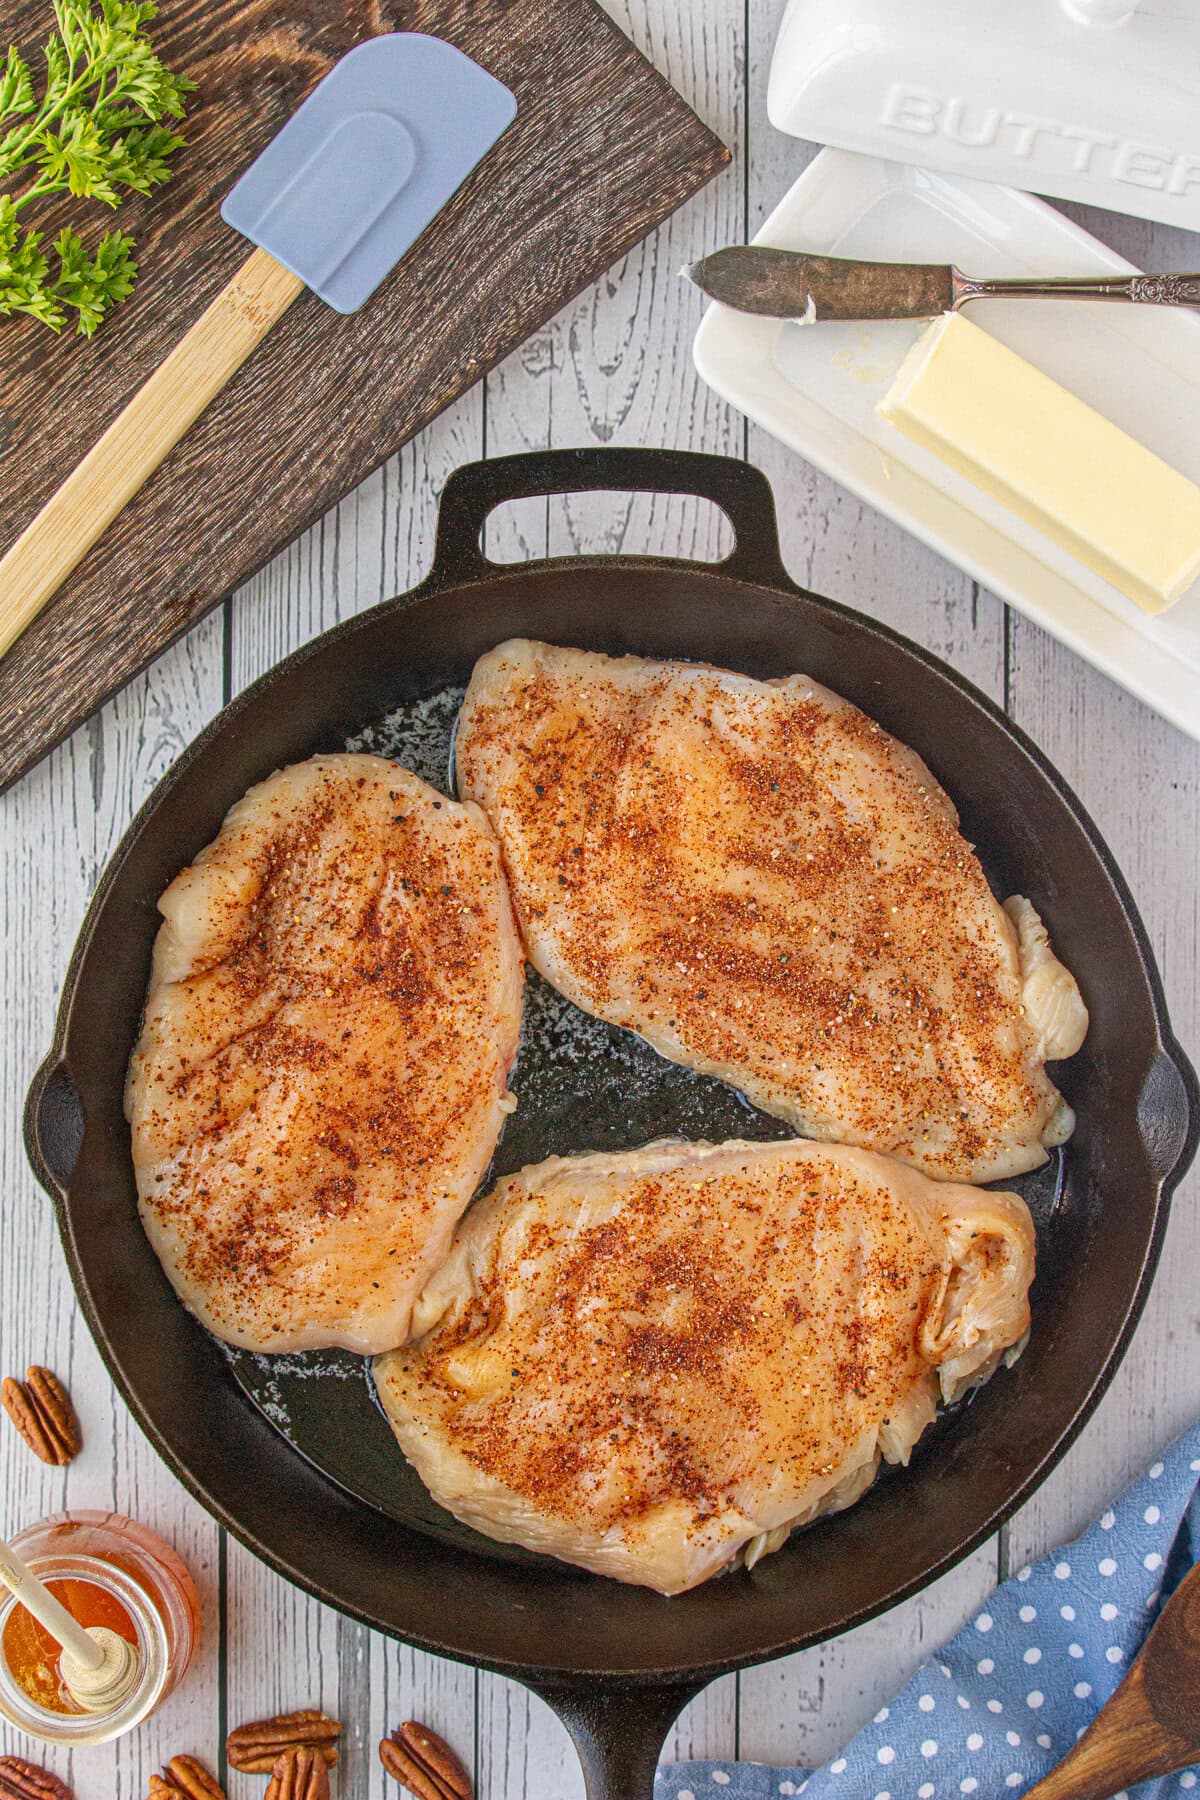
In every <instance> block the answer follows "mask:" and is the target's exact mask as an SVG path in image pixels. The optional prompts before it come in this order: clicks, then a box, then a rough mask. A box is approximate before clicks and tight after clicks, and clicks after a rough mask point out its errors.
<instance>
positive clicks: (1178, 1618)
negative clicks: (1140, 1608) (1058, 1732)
mask: <svg viewBox="0 0 1200 1800" xmlns="http://www.w3.org/2000/svg"><path fill="white" fill-rule="evenodd" d="M1198 1760H1200V1564H1198V1565H1197V1566H1196V1568H1194V1569H1193V1570H1192V1572H1191V1574H1190V1575H1187V1576H1186V1577H1185V1578H1184V1580H1183V1581H1182V1582H1181V1583H1180V1585H1179V1587H1178V1588H1177V1589H1176V1590H1175V1592H1174V1594H1172V1596H1171V1598H1170V1600H1168V1602H1167V1604H1166V1606H1165V1607H1164V1608H1163V1611H1162V1614H1161V1616H1160V1617H1159V1619H1158V1620H1157V1622H1156V1623H1155V1625H1154V1628H1153V1630H1152V1631H1151V1633H1150V1635H1149V1637H1148V1638H1147V1639H1146V1642H1145V1643H1144V1644H1143V1646H1142V1648H1141V1651H1140V1652H1139V1654H1138V1656H1137V1658H1136V1660H1135V1661H1134V1662H1133V1663H1132V1664H1131V1665H1130V1668H1129V1673H1128V1674H1127V1675H1126V1677H1125V1679H1124V1681H1123V1682H1122V1683H1121V1685H1120V1687H1119V1688H1118V1689H1117V1691H1116V1693H1115V1694H1114V1695H1113V1696H1112V1698H1111V1699H1110V1700H1109V1701H1108V1703H1107V1705H1105V1706H1102V1707H1101V1709H1100V1711H1099V1712H1098V1713H1097V1715H1096V1717H1095V1718H1094V1719H1093V1720H1092V1723H1091V1724H1090V1725H1089V1726H1088V1728H1087V1730H1086V1731H1085V1732H1084V1734H1083V1736H1082V1737H1081V1738H1080V1740H1079V1742H1078V1743H1077V1744H1075V1745H1074V1746H1073V1748H1072V1749H1070V1750H1068V1752H1067V1754H1066V1755H1065V1756H1064V1757H1063V1759H1062V1761H1061V1762H1060V1763H1059V1765H1058V1767H1057V1768H1055V1769H1051V1771H1050V1773H1049V1775H1047V1776H1046V1777H1045V1778H1044V1779H1043V1780H1042V1781H1039V1782H1037V1783H1036V1784H1035V1786H1033V1787H1031V1788H1029V1789H1028V1790H1027V1791H1026V1795H1025V1800H1111V1796H1112V1795H1113V1794H1119V1793H1120V1792H1121V1791H1122V1789H1123V1788H1130V1787H1133V1786H1134V1785H1135V1784H1136V1783H1137V1782H1139V1781H1149V1780H1151V1779H1153V1778H1154V1777H1155V1776H1161V1775H1173V1774H1174V1773H1175V1771H1176V1770H1177V1769H1186V1768H1187V1767H1188V1766H1189V1765H1190V1764H1191V1763H1194V1762H1196V1761H1198Z"/></svg>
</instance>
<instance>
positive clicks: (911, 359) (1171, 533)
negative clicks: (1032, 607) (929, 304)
mask: <svg viewBox="0 0 1200 1800" xmlns="http://www.w3.org/2000/svg"><path fill="white" fill-rule="evenodd" d="M878 411H879V415H880V417H881V418H883V419H886V420H887V421H888V422H889V424H892V425H895V426H897V427H898V428H899V429H900V430H901V431H902V432H904V434H905V436H906V437H910V438H912V439H913V441H914V443H918V444H920V445H922V446H923V448H925V449H926V450H931V451H932V452H933V454H934V455H935V456H937V457H940V458H941V460H942V461H943V462H944V463H947V464H948V465H949V467H950V468H952V469H956V470H957V471H958V473H959V474H960V475H965V476H966V477H967V479H968V481H973V482H974V483H975V485H976V487H980V488H982V489H983V490H984V492H985V493H987V494H991V495H992V496H993V497H994V498H995V499H997V500H999V501H1001V502H1002V503H1003V504H1004V505H1005V506H1008V507H1011V509H1012V511H1013V512H1015V513H1017V514H1019V516H1020V517H1021V518H1022V519H1025V520H1026V521H1027V522H1028V523H1029V524H1030V525H1033V526H1035V527H1036V528H1037V529H1038V530H1039V531H1043V532H1045V534H1046V536H1047V537H1048V538H1051V539H1053V541H1054V542H1055V543H1056V544H1061V545H1062V547H1063V548H1064V549H1065V550H1069V551H1070V553H1071V554H1072V556H1075V557H1078V559H1079V561H1080V562H1081V563H1084V564H1086V566H1087V567H1088V568H1089V569H1092V570H1094V571H1095V573H1096V574H1097V575H1100V576H1103V578H1104V580H1105V581H1110V582H1111V583H1112V585H1113V586H1114V587H1115V588H1119V589H1120V590H1121V592H1122V593H1123V594H1128V596H1129V598H1130V599H1131V600H1136V602H1137V604H1138V605H1139V606H1140V607H1143V608H1144V609H1145V611H1146V612H1150V613H1158V612H1164V611H1165V610H1166V608H1167V607H1168V606H1171V605H1173V604H1174V602H1175V601H1176V600H1178V599H1179V596H1180V595H1181V594H1182V593H1184V591H1185V590H1186V589H1187V588H1189V587H1190V586H1191V584H1192V582H1193V581H1194V580H1195V579H1196V576H1197V575H1198V574H1200V487H1197V486H1196V485H1195V484H1194V483H1193V482H1191V481H1188V480H1187V478H1186V476H1183V475H1181V474H1180V473H1179V471H1178V470H1177V469H1172V468H1171V467H1170V465H1169V464H1168V463H1165V462H1163V461H1162V459H1161V458H1160V457H1157V456H1155V455H1154V453H1153V451H1151V450H1147V449H1146V447H1145V445H1144V444H1139V443H1137V442H1135V440H1134V439H1133V438H1131V437H1129V436H1128V435H1127V434H1126V433H1125V432H1123V431H1122V430H1121V429H1120V428H1119V427H1118V426H1116V425H1114V424H1113V423H1112V421H1111V419H1106V418H1104V417H1102V415H1101V414H1100V413H1098V412H1093V410H1092V408H1091V407H1090V406H1085V405H1084V403H1083V401H1082V400H1078V399H1076V397H1075V395H1074V394H1069V393H1068V392H1067V390H1066V389H1065V388H1061V387H1059V385H1058V383H1057V382H1055V381H1051V379H1050V377H1049V376H1048V375H1043V374H1042V372H1041V370H1040V369H1035V368H1033V367H1032V366H1031V364H1029V363H1027V362H1025V361H1024V360H1023V358H1021V357H1019V356H1018V355H1017V354H1016V352H1015V351H1013V350H1010V349H1009V348H1008V346H1007V345H1006V344H1002V343H1000V342H999V341H998V339H996V338H994V337H989V336H988V334H987V333H986V332H985V331H980V330H979V329H978V327H977V326H975V325H971V324H968V322H967V320H966V319H964V318H963V317H962V315H961V314H960V313H943V315H942V317H941V318H940V319H936V320H935V321H934V323H933V324H932V325H931V326H930V327H929V329H928V330H927V331H924V332H922V334H921V336H920V337H919V338H918V339H917V341H916V343H915V344H914V345H913V347H912V349H911V350H910V351H909V353H908V355H907V356H906V357H905V359H904V361H903V363H902V364H901V365H900V369H899V371H898V372H897V375H896V379H895V381H894V382H893V384H892V386H891V389H890V390H889V392H888V394H887V395H886V397H885V398H884V399H883V400H881V401H880V403H879V407H878Z"/></svg>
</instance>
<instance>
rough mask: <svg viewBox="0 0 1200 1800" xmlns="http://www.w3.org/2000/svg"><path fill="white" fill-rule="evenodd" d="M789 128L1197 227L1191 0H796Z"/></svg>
mask: <svg viewBox="0 0 1200 1800" xmlns="http://www.w3.org/2000/svg"><path fill="white" fill-rule="evenodd" d="M767 111H768V114H769V116H770V119H771V122H772V124H773V125H776V126H777V127H778V128H779V129H780V130H781V131H786V132H789V133H791V134H792V135H793V136H796V137H803V138H810V139H813V140H815V141H816V142H817V143H822V144H831V145H835V146H837V147H838V148H841V149H847V150H858V151H863V152H865V153H867V154H869V155H875V156H883V157H887V158H889V159H891V160H893V161H901V162H910V163H920V164H921V165H922V166H923V167H925V168H929V169H936V170H941V171H945V172H947V173H950V174H955V175H966V176H971V177H973V178H975V179H976V180H982V181H994V182H1002V183H1004V184H1006V185H1009V186H1012V187H1017V188H1024V189H1027V190H1030V191H1032V192H1035V193H1039V194H1053V195H1057V196H1059V197H1060V198H1062V199H1066V200H1079V201H1084V202H1086V203H1089V204H1091V205H1094V206H1102V207H1105V208H1107V209H1109V210H1110V211H1113V212H1124V213H1133V214H1136V215H1137V216H1139V217H1141V218H1146V219H1157V220H1160V221H1162V222H1163V223H1165V224H1168V225H1178V226H1182V227H1184V228H1185V229H1188V230H1192V231H1197V230H1200V0H1140V4H1139V3H1137V0H1000V3H999V4H997V3H996V0H904V4H903V5H901V6H897V5H896V4H895V0H838V3H837V4H836V5H831V4H830V3H829V0H790V3H789V5H788V7H787V10H786V12H785V13H784V17H783V21H782V23H781V25H780V28H779V36H778V39H777V41H776V45H775V53H774V57H773V59H772V64H771V75H770V84H769V88H768V95H767Z"/></svg>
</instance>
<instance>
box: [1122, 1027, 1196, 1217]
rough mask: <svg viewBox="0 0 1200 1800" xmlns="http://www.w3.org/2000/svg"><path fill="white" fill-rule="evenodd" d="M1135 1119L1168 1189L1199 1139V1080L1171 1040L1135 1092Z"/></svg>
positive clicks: (1174, 1181)
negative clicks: (1139, 1089)
mask: <svg viewBox="0 0 1200 1800" xmlns="http://www.w3.org/2000/svg"><path fill="white" fill-rule="evenodd" d="M1137 1120H1138V1129H1139V1131H1140V1132H1141V1137H1142V1143H1143V1145H1144V1146H1145V1150H1146V1155H1147V1157H1148V1158H1149V1161H1150V1166H1151V1168H1152V1169H1153V1170H1154V1173H1155V1175H1156V1176H1157V1178H1158V1180H1159V1181H1160V1182H1161V1183H1162V1184H1163V1186H1164V1187H1165V1188H1166V1189H1167V1190H1168V1192H1169V1191H1170V1190H1171V1189H1172V1188H1174V1187H1175V1185H1176V1184H1177V1183H1178V1182H1179V1181H1180V1180H1181V1179H1182V1177H1183V1175H1184V1174H1185V1173H1186V1171H1187V1169H1188V1166H1189V1164H1190V1163H1191V1161H1192V1158H1193V1157H1194V1156H1195V1154H1196V1145H1197V1142H1198V1141H1200V1082H1197V1080H1196V1071H1195V1070H1194V1069H1193V1067H1192V1065H1191V1063H1190V1062H1189V1061H1188V1059H1187V1057H1186V1056H1185V1055H1184V1053H1183V1051H1182V1050H1181V1049H1180V1047H1179V1045H1178V1044H1177V1043H1175V1042H1174V1041H1172V1042H1171V1043H1170V1044H1169V1046H1167V1047H1165V1048H1164V1049H1163V1050H1161V1051H1160V1052H1159V1054H1158V1056H1157V1057H1156V1058H1155V1060H1154V1061H1153V1062H1152V1063H1151V1065H1150V1069H1149V1072H1148V1073H1147V1076H1146V1079H1145V1081H1144V1082H1143V1084H1142V1091H1141V1093H1140V1094H1139V1095H1138V1104H1137Z"/></svg>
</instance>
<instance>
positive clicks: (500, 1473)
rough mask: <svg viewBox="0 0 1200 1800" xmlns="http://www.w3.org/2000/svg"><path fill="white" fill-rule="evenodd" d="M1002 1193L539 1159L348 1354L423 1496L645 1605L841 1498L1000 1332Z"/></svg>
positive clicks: (1008, 1264)
mask: <svg viewBox="0 0 1200 1800" xmlns="http://www.w3.org/2000/svg"><path fill="white" fill-rule="evenodd" d="M1033 1262H1034V1238H1033V1224H1032V1221H1031V1219H1030V1217H1029V1213H1028V1210H1027V1208H1026V1206H1025V1203H1024V1202H1023V1201H1022V1200H1021V1199H1020V1198H1019V1197H1018V1196H1017V1195H1016V1194H1006V1193H992V1192H988V1193H984V1192H981V1191H980V1190H978V1189H976V1188H969V1187H959V1186H956V1185H954V1184H951V1183H948V1182H934V1181H930V1180H928V1179H926V1177H924V1176H922V1175H920V1174H918V1173H916V1172H915V1171H914V1170H912V1169H910V1168H906V1167H905V1166H904V1165H903V1164H902V1163H898V1162H895V1161H893V1160H892V1159H891V1158H889V1157H883V1156H876V1155H874V1154H872V1153H871V1152H870V1151H866V1150H858V1149H846V1148H840V1147H837V1146H833V1145H822V1144H815V1143H804V1142H797V1141H794V1140H793V1141H791V1142H785V1143H774V1144H751V1143H730V1144H721V1145H710V1144H683V1143H675V1142H671V1143H667V1142H664V1143H658V1144H651V1145H649V1146H648V1147H647V1148H645V1149H643V1150H637V1151H633V1152H626V1153H624V1154H609V1153H605V1154H593V1155H588V1156H576V1157H554V1158H552V1159H551V1160H550V1161H549V1162H544V1163H539V1164H538V1165H537V1166H536V1167H533V1168H528V1169H523V1170H522V1171H521V1172H520V1173H519V1174H517V1175H512V1176H510V1177H509V1178H508V1179H507V1180H505V1181H502V1182H501V1183H500V1184H499V1186H498V1187H496V1188H495V1190H494V1191H493V1192H492V1193H491V1194H489V1195H488V1196H487V1198H486V1199H484V1200H481V1201H479V1202H478V1203H477V1204H476V1206H475V1207H474V1208H473V1209H472V1211H471V1212H470V1214H469V1215H468V1216H467V1218H466V1219H465V1220H464V1221H463V1223H462V1224H461V1225H460V1227H459V1229H458V1232H457V1234H456V1237H455V1241H454V1246H453V1248H452V1250H451V1252H450V1255H449V1257H448V1258H447V1260H446V1262H445V1264H444V1266H443V1267H442V1268H441V1269H440V1270H439V1271H438V1273H437V1274H436V1275H435V1276H434V1277H433V1279H432V1281H431V1282H430V1283H429V1285H428V1286H427V1287H426V1289H425V1291H424V1293H423V1294H422V1296H421V1298H420V1300H419V1302H418V1304H417V1307H416V1310H415V1313H414V1315H413V1333H414V1337H413V1341H412V1342H411V1343H410V1344H408V1345H407V1346H406V1347H404V1348H402V1349H399V1350H395V1351H393V1352H392V1353H391V1354H389V1355H386V1356H383V1357H381V1358H380V1359H379V1360H378V1361H377V1362H376V1363H375V1364H374V1374H375V1379H376V1383H377V1386H378V1391H379V1395H380V1398H381V1400H382V1401H383V1404H384V1407H385V1408H386V1410H387V1414H388V1417H389V1418H390V1419H391V1422H392V1426H393V1428H394V1430H395V1432H396V1436H397V1437H398V1439H399V1441H400V1445H401V1448H402V1449H403V1451H404V1453H405V1455H406V1456H407V1457H408V1459H409V1461H410V1462H411V1463H413V1465H414V1466H415V1468H416V1469H417V1471H418V1473H419V1474H420V1476H421V1478H422V1479H423V1481H424V1482H425V1483H426V1485H427V1486H428V1488H429V1490H430V1492H431V1493H432V1494H433V1496H434V1498H435V1499H436V1500H438V1501H439V1502H440V1503H441V1504H442V1505H443V1506H445V1507H447V1508H448V1509H449V1510H450V1511H451V1512H452V1513H454V1514H455V1515H456V1517H458V1518H460V1519H462V1520H465V1521H466V1523H467V1524H469V1525H472V1526H474V1527H475V1528H476V1529H477V1530H479V1531H482V1532H486V1533H487V1534H488V1536H490V1537H493V1538H499V1539H501V1540H502V1541H504V1542H508V1543H519V1544H525V1545H527V1546H528V1547H529V1548H530V1549H533V1550H542V1551H546V1552H548V1553H549V1554H551V1555H553V1556H558V1557H562V1558H563V1559H564V1560H565V1561H567V1562H572V1563H578V1564H580V1565H581V1566H582V1567H583V1568H585V1569H591V1570H593V1571H594V1572H595V1573H597V1574H600V1575H611V1576H614V1577H615V1578H616V1579H617V1580H619V1581H630V1582H637V1583H640V1584H642V1585H643V1586H647V1587H653V1588H657V1589H658V1590H659V1591H660V1592H661V1593H664V1594H677V1593H680V1592H682V1591H683V1590H684V1589H685V1588H691V1587H695V1586H696V1585H697V1583H699V1582H702V1581H705V1580H707V1579H708V1577H709V1576H710V1575H713V1574H715V1573H716V1572H717V1571H718V1570H719V1569H721V1568H723V1567H725V1566H726V1565H727V1564H728V1563H730V1562H731V1561H732V1560H733V1559H734V1558H735V1557H737V1556H738V1555H739V1553H741V1554H742V1555H743V1556H744V1559H745V1561H746V1562H747V1563H752V1562H753V1561H754V1560H756V1559H757V1557H758V1556H760V1555H761V1554H763V1553H764V1552H765V1551H768V1550H774V1549H777V1548H778V1547H779V1545H780V1544H781V1543H782V1542H783V1541H784V1539H785V1538H786V1536H787V1534H788V1532H789V1531H790V1530H791V1529H792V1527H793V1526H795V1525H798V1524H801V1523H804V1522H805V1521H807V1520H810V1519H814V1518H816V1517H817V1516H818V1515H819V1514H821V1513H826V1512H830V1511H836V1510H840V1509H841V1508H842V1507H845V1506H849V1505H851V1504H852V1502H853V1501H855V1500H856V1499H858V1497H859V1496H860V1495H861V1494H862V1493H863V1492H864V1491H865V1489H866V1488H867V1487H868V1486H869V1485H870V1483H871V1481H872V1479H873V1478H874V1475H875V1472H876V1469H877V1468H878V1466H879V1461H880V1458H881V1456H882V1457H886V1458H887V1459H888V1460H889V1461H891V1462H906V1461H907V1459H908V1454H909V1451H910V1450H911V1448H912V1446H913V1444H914V1443H915V1442H916V1440H917V1439H918V1438H919V1437H920V1435H921V1433H922V1431H923V1430H924V1429H925V1427H926V1425H928V1424H929V1422H930V1421H931V1420H932V1418H933V1417H934V1412H935V1409H936V1405H937V1399H938V1393H939V1383H940V1389H941V1392H942V1393H943V1394H944V1395H946V1396H947V1397H949V1398H952V1397H954V1396H956V1395H957V1394H959V1393H960V1392H962V1391H963V1389H964V1388H966V1387H968V1386H970V1385H972V1384H974V1383H977V1382H979V1381H981V1380H983V1379H985V1378H986V1377H987V1375H989V1374H990V1373H991V1371H992V1369H993V1368H994V1367H995V1365H996V1363H997V1362H998V1361H999V1360H1000V1359H1001V1357H1003V1356H1004V1355H1005V1353H1006V1352H1007V1353H1013V1352H1015V1351H1016V1350H1017V1349H1018V1348H1019V1346H1020V1345H1021V1343H1022V1341H1023V1337H1024V1333H1025V1332H1026V1330H1027V1328H1028V1324H1029V1304H1028V1298H1027V1295H1028V1289H1029V1284H1030V1281H1031V1280H1032V1277H1033Z"/></svg>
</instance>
